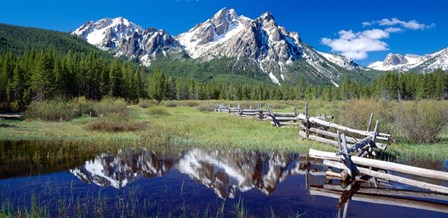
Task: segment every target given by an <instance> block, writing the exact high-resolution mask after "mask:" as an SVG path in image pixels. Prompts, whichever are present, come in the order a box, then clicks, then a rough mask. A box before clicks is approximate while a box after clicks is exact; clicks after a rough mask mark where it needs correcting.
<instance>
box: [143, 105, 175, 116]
mask: <svg viewBox="0 0 448 218" xmlns="http://www.w3.org/2000/svg"><path fill="white" fill-rule="evenodd" d="M148 114H149V115H153V116H157V117H158V116H169V115H171V114H170V113H169V112H168V110H167V109H166V108H165V107H152V108H150V109H149V112H148Z"/></svg>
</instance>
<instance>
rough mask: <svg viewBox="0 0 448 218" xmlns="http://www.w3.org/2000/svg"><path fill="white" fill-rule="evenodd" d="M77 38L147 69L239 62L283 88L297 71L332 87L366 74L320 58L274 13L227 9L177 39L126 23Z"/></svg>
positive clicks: (111, 23)
mask: <svg viewBox="0 0 448 218" xmlns="http://www.w3.org/2000/svg"><path fill="white" fill-rule="evenodd" d="M72 34H74V35H77V36H79V37H81V38H83V39H85V40H86V41H88V42H89V43H91V44H93V45H96V46H97V47H99V48H101V49H103V50H107V51H109V52H111V53H113V54H114V55H116V56H125V57H128V58H131V59H139V60H140V62H141V63H142V64H144V65H150V64H151V62H152V61H154V60H155V59H157V57H158V56H160V55H163V56H165V57H168V58H192V59H199V60H200V61H210V60H213V59H216V58H226V59H229V60H231V61H234V63H232V66H233V68H235V71H239V70H245V69H246V68H248V69H254V70H255V71H258V72H260V73H264V74H266V76H267V77H268V78H270V79H271V81H272V82H273V83H276V84H279V85H280V84H281V83H283V82H285V81H287V80H293V78H294V75H297V73H294V72H293V71H292V70H291V69H293V68H294V69H295V70H299V71H306V73H307V74H310V75H313V76H315V77H319V78H325V79H327V81H328V82H330V81H339V80H340V79H341V78H342V76H341V75H343V74H344V73H345V72H347V71H352V72H356V71H359V70H360V69H361V70H362V68H361V67H359V66H357V65H356V64H355V63H353V61H352V60H350V59H347V58H345V57H343V56H339V55H331V54H326V53H325V54H324V53H318V51H316V50H315V49H314V48H312V47H311V46H309V45H307V44H306V43H304V42H303V41H302V39H301V38H300V36H299V34H298V33H297V32H289V31H288V30H287V29H286V28H284V27H282V26H280V25H279V24H277V22H276V20H275V18H274V16H273V15H272V14H271V13H270V12H265V13H263V14H262V15H260V16H259V17H258V18H256V19H250V18H247V17H245V16H243V15H238V14H237V12H236V11H235V10H234V9H228V8H223V9H221V10H219V11H218V12H217V13H216V14H214V15H213V16H212V17H211V18H210V19H207V20H205V21H204V22H203V23H199V24H197V25H195V26H194V27H193V28H191V29H190V30H189V31H188V32H185V33H182V34H180V35H178V36H177V37H172V36H171V35H170V34H169V33H168V32H166V31H164V30H157V29H154V28H148V29H143V28H142V27H140V26H138V25H135V24H134V23H132V22H130V21H129V20H127V19H126V18H122V17H118V18H115V19H109V18H105V19H101V20H99V21H97V22H93V21H90V22H88V23H85V24H84V25H82V26H81V27H79V28H78V29H77V30H75V31H74V32H73V33H72ZM292 65H295V66H292ZM291 66H292V67H291Z"/></svg>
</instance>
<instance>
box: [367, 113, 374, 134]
mask: <svg viewBox="0 0 448 218" xmlns="http://www.w3.org/2000/svg"><path fill="white" fill-rule="evenodd" d="M372 121H373V113H371V114H370V118H369V124H367V132H370V126H371V125H372Z"/></svg>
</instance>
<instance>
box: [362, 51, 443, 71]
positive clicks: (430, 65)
mask: <svg viewBox="0 0 448 218" xmlns="http://www.w3.org/2000/svg"><path fill="white" fill-rule="evenodd" d="M368 67H369V68H372V69H375V70H381V71H399V72H404V71H415V72H423V73H426V72H432V71H434V70H436V69H442V70H448V48H445V49H442V50H440V51H437V52H435V53H432V54H427V55H423V56H419V55H413V54H406V55H401V54H392V53H391V54H388V55H387V56H386V58H385V59H384V61H376V62H373V63H371V64H369V66H368Z"/></svg>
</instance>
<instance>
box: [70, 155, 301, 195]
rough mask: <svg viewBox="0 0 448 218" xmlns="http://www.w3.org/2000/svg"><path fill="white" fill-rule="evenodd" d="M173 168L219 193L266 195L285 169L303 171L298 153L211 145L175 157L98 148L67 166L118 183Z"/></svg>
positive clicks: (103, 182) (92, 179)
mask: <svg viewBox="0 0 448 218" xmlns="http://www.w3.org/2000/svg"><path fill="white" fill-rule="evenodd" d="M171 170H177V171H179V172H181V173H183V174H186V175H188V176H189V177H190V178H192V179H194V180H196V181H198V182H200V183H202V184H203V185H205V186H206V187H208V188H210V189H213V191H214V192H215V193H216V195H218V196H219V197H220V198H223V199H226V198H234V197H235V196H236V193H237V192H238V191H241V192H246V191H249V190H251V189H254V188H256V189H258V190H260V191H261V192H263V193H265V194H266V195H271V194H272V193H273V192H274V190H275V188H276V186H277V185H278V184H279V183H280V182H282V181H283V180H284V179H285V178H286V177H288V176H290V175H297V174H303V173H304V172H305V171H304V170H306V166H305V162H303V161H302V165H301V164H300V158H299V155H298V154H284V153H278V152H271V153H260V152H242V151H222V150H220V151H211V150H203V149H192V150H189V151H187V152H183V153H182V154H180V155H179V156H177V157H172V156H171V157H166V156H163V155H160V154H157V153H156V152H153V151H146V150H144V151H140V152H135V151H132V150H127V151H121V150H120V151H119V152H118V153H117V155H114V154H112V153H103V154H100V155H98V156H96V157H95V158H94V159H93V160H88V161H86V162H85V163H84V165H82V166H80V167H77V168H74V169H71V170H70V172H71V173H72V174H74V175H75V176H76V177H78V178H79V179H80V180H82V181H84V182H87V183H94V184H97V185H99V186H103V187H105V186H112V187H115V188H122V187H125V186H126V185H128V184H129V183H132V182H133V181H135V180H137V179H139V178H143V177H145V178H152V177H159V176H163V175H165V174H166V173H168V172H169V171H171Z"/></svg>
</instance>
